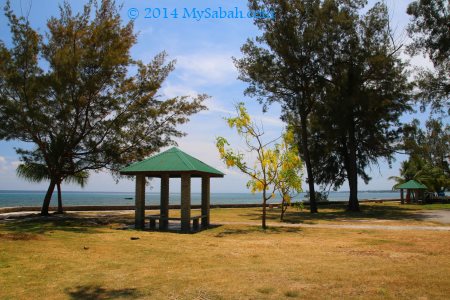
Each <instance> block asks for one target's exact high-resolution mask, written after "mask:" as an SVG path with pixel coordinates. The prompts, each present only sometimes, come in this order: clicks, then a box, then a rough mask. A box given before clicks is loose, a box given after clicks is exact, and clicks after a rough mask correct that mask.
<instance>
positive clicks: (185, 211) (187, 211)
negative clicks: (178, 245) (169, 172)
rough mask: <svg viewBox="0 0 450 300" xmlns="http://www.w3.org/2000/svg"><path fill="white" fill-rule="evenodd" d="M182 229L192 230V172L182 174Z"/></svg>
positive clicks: (185, 230) (184, 230)
mask: <svg viewBox="0 0 450 300" xmlns="http://www.w3.org/2000/svg"><path fill="white" fill-rule="evenodd" d="M181 231H183V232H189V231H191V174H182V175H181Z"/></svg>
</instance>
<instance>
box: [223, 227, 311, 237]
mask: <svg viewBox="0 0 450 300" xmlns="http://www.w3.org/2000/svg"><path fill="white" fill-rule="evenodd" d="M255 232H258V233H263V234H280V233H287V232H294V233H298V232H302V229H301V228H298V227H270V226H269V227H267V228H266V229H262V228H261V227H260V226H248V227H245V228H226V229H224V230H223V231H221V232H219V233H217V234H216V235H215V237H219V238H221V237H226V236H231V235H244V234H249V233H255Z"/></svg>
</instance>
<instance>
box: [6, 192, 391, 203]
mask: <svg viewBox="0 0 450 300" xmlns="http://www.w3.org/2000/svg"><path fill="white" fill-rule="evenodd" d="M44 196H45V191H7V190H3V191H0V207H11V206H40V205H42V200H43V199H44ZM348 196H349V193H348V192H330V193H329V195H328V199H329V200H333V201H346V200H348ZM191 197H192V198H191V203H192V204H200V203H201V194H200V193H192V194H191ZM145 198H146V204H147V205H152V204H155V205H159V193H155V192H147V193H146V195H145ZM358 198H359V200H365V199H367V200H372V199H398V198H400V193H399V192H392V191H361V192H359V193H358ZM62 199H63V204H64V205H134V193H133V192H123V193H120V192H69V191H63V193H62ZM169 199H170V201H169V202H170V204H180V193H171V194H170V196H169ZM304 200H306V198H305V193H301V194H299V195H298V196H297V197H295V198H294V200H293V201H304ZM271 201H272V202H280V197H279V196H277V197H275V199H272V200H271ZM56 203H57V195H56V193H54V194H53V197H52V201H51V204H50V205H56ZM246 203H248V204H254V203H255V204H256V203H261V194H251V193H211V204H246Z"/></svg>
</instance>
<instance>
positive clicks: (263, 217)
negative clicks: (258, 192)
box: [262, 190, 267, 229]
mask: <svg viewBox="0 0 450 300" xmlns="http://www.w3.org/2000/svg"><path fill="white" fill-rule="evenodd" d="M266 201H267V200H266V190H264V191H263V213H262V228H263V229H266V228H267V226H266Z"/></svg>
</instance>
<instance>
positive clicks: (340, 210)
mask: <svg viewBox="0 0 450 300" xmlns="http://www.w3.org/2000/svg"><path fill="white" fill-rule="evenodd" d="M433 205H436V206H435V207H437V208H439V209H450V204H433ZM433 205H400V204H399V203H396V202H385V203H362V204H361V211H360V212H348V211H346V207H345V206H344V205H326V206H325V205H324V206H322V207H319V213H317V214H310V213H309V210H308V209H307V208H306V209H303V210H296V209H294V208H289V209H288V210H287V212H286V215H285V218H284V222H281V221H280V213H281V211H280V209H279V208H273V209H268V211H267V212H268V215H267V219H268V221H269V222H270V223H276V224H277V223H289V224H364V225H399V226H401V225H413V226H449V224H442V223H439V222H437V221H434V220H430V219H429V218H427V217H426V216H424V215H421V214H420V213H421V212H423V211H425V210H426V209H429V208H430V207H434V206H433ZM211 219H212V221H213V222H217V223H220V222H251V223H256V222H258V223H259V222H261V208H228V209H226V208H221V209H212V210H211Z"/></svg>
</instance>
